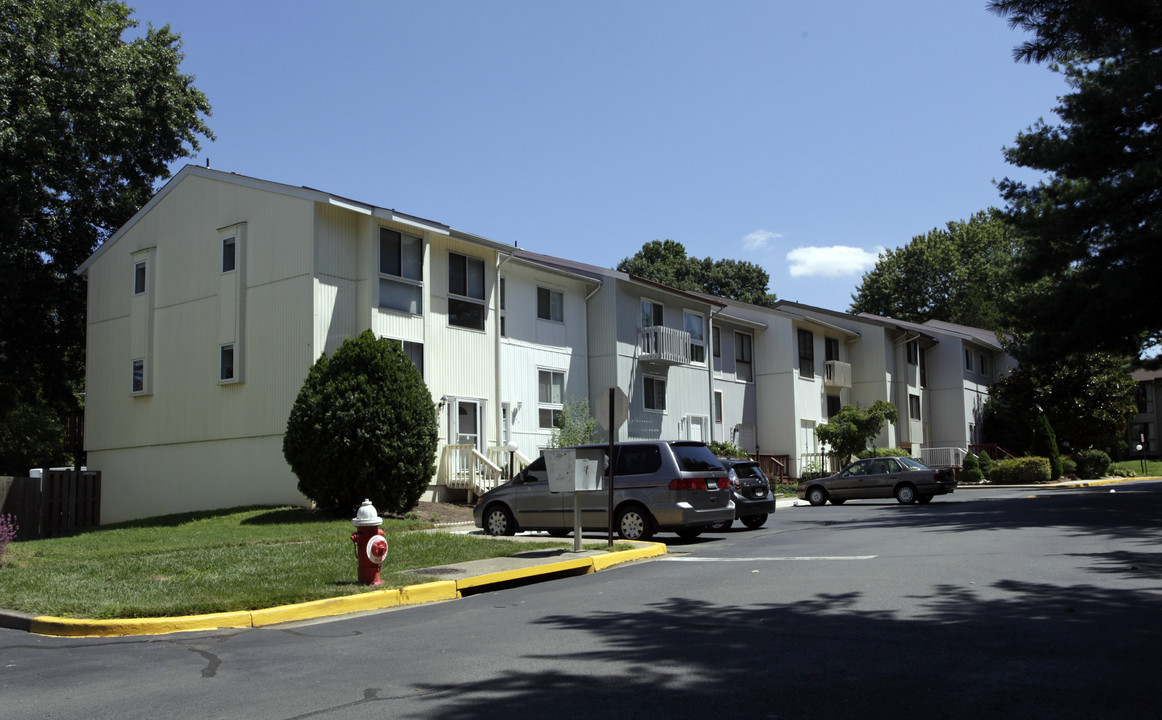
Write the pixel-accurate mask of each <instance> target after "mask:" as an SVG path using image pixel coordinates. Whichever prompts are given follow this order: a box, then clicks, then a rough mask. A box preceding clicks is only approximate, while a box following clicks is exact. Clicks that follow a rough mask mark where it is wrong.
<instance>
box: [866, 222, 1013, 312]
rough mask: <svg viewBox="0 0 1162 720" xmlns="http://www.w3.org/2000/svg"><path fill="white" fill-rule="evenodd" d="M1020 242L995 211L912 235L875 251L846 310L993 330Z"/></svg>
mask: <svg viewBox="0 0 1162 720" xmlns="http://www.w3.org/2000/svg"><path fill="white" fill-rule="evenodd" d="M1020 245H1021V243H1020V241H1019V239H1018V238H1017V237H1016V234H1015V233H1014V232H1013V231H1012V229H1011V228H1010V227H1009V225H1008V224H1007V223H1006V222H1005V221H1004V219H1003V218H1001V217H1000V214H999V213H998V211H996V210H982V211H980V212H978V213H976V214H975V215H973V216H972V217H971V218H969V219H968V220H964V221H954V222H950V223H948V225H947V226H946V227H945V228H944V229H940V228H933V229H932V230H930V231H928V233H927V234H926V235H917V236H916V237H914V238H912V241H911V242H910V243H908V244H907V245H905V246H903V247H900V248H897V249H895V250H888V251H886V252H884V253H883V254H881V255H880V258H879V260H878V261H877V262H876V265H875V267H873V268H872V269H871V270H869V271H868V272H867V273H865V274H864V276H863V280H862V282H861V283H860V286H859V287H858V288H857V289H856V292H855V294H854V295H852V305H851V308H850V310H851V312H853V313H861V312H867V313H872V314H874V315H883V316H885V317H893V318H897V319H899V320H907V321H909V322H918V323H922V322H926V321H928V320H943V321H946V322H952V323H957V324H960V325H968V326H970V327H978V328H986V329H989V330H999V329H1000V328H1002V327H1005V326H1006V325H1007V322H1006V313H1007V311H1008V305H1009V303H1010V302H1011V300H1012V297H1013V294H1014V291H1015V288H1014V283H1013V281H1012V275H1011V267H1010V266H1011V263H1012V256H1013V254H1014V253H1015V252H1016V251H1017V249H1018V248H1019V247H1020Z"/></svg>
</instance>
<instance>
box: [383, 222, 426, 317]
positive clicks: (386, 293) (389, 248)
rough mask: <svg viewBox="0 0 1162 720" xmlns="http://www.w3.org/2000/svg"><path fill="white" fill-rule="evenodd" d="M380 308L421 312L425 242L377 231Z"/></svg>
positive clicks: (388, 230) (403, 235)
mask: <svg viewBox="0 0 1162 720" xmlns="http://www.w3.org/2000/svg"><path fill="white" fill-rule="evenodd" d="M379 307H381V308H387V309H389V310H399V311H400V312H405V313H410V314H412V315H421V314H423V312H424V241H423V239H422V238H418V237H416V236H414V235H407V234H404V233H401V232H398V231H396V230H391V229H389V228H380V229H379Z"/></svg>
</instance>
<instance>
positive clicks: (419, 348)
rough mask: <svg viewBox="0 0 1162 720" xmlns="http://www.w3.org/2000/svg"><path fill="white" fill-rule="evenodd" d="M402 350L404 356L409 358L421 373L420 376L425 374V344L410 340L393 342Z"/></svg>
mask: <svg viewBox="0 0 1162 720" xmlns="http://www.w3.org/2000/svg"><path fill="white" fill-rule="evenodd" d="M392 342H394V343H395V344H396V345H397V346H398V347H399V348H400V349H401V350H403V354H404V355H407V356H408V359H409V360H411V361H412V364H413V365H415V366H416V369H417V370H419V371H420V375H421V376H422V375H423V374H424V344H423V343H418V342H410V341H408V340H394V339H393V340H392Z"/></svg>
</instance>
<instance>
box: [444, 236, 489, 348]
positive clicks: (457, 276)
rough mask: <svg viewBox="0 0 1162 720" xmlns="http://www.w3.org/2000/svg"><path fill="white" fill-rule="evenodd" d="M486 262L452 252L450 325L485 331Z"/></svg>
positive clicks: (449, 288) (450, 254)
mask: <svg viewBox="0 0 1162 720" xmlns="http://www.w3.org/2000/svg"><path fill="white" fill-rule="evenodd" d="M484 316H485V308H484V261H483V260H481V259H480V258H474V257H468V256H467V255H461V254H459V253H448V324H449V325H455V326H456V327H462V328H469V329H471V330H483V329H484Z"/></svg>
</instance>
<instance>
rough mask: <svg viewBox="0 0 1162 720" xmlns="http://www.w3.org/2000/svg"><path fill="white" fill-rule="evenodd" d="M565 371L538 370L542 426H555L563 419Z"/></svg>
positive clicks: (538, 399)
mask: <svg viewBox="0 0 1162 720" xmlns="http://www.w3.org/2000/svg"><path fill="white" fill-rule="evenodd" d="M564 397H565V373H563V372H558V371H556V370H539V371H538V372H537V401H538V403H539V407H538V408H537V415H538V418H539V421H538V425H540V427H541V428H546V429H547V428H555V427H557V423H558V422H559V421H560V419H561V408H562V404H563V403H564V402H565V400H564Z"/></svg>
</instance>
